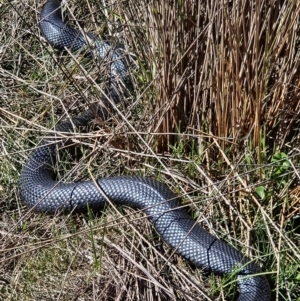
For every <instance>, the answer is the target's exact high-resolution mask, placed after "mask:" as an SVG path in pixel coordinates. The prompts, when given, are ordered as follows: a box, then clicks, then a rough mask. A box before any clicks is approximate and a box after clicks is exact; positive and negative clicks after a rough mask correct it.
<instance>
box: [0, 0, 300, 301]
mask: <svg viewBox="0 0 300 301" xmlns="http://www.w3.org/2000/svg"><path fill="white" fill-rule="evenodd" d="M44 2H45V1H42V0H41V1H40V0H26V1H19V0H12V1H6V0H4V1H1V4H0V19H1V29H0V41H1V42H0V149H1V152H0V194H1V198H0V211H1V215H0V238H1V248H0V252H1V253H0V254H1V257H0V300H231V299H232V294H234V290H235V286H234V285H233V288H232V289H231V285H229V283H231V282H232V279H230V278H226V277H225V278H224V277H217V276H214V275H210V274H206V273H203V272H202V271H201V270H200V269H196V268H195V267H193V266H190V265H189V264H188V263H187V262H185V261H184V260H183V259H182V258H181V257H180V256H179V255H178V254H176V253H175V254H174V253H173V250H171V249H170V248H169V247H168V246H167V245H165V244H164V243H163V242H162V240H161V238H160V237H159V236H158V235H157V234H156V232H155V231H154V229H153V227H152V225H151V224H150V223H149V222H148V221H147V219H146V217H145V215H144V214H142V213H141V212H136V211H134V210H132V209H130V208H119V207H118V208H115V207H113V206H107V208H106V210H104V212H103V214H98V213H95V212H93V213H92V212H90V213H89V214H86V215H82V214H77V215H70V216H61V215H57V216H54V217H53V216H47V215H42V214H35V213H33V212H30V211H29V210H28V208H26V207H24V206H23V205H22V202H21V200H20V198H19V195H18V178H19V174H20V170H21V167H22V165H23V164H24V163H25V161H26V159H27V158H28V156H29V155H30V152H31V150H32V149H33V148H34V147H36V146H37V143H38V142H39V141H40V139H41V137H43V136H44V135H46V133H47V131H48V129H50V128H53V126H54V125H55V124H56V123H57V122H59V121H60V120H61V119H65V118H69V117H70V116H74V115H77V114H78V113H79V112H82V111H84V110H85V109H86V108H87V107H88V106H89V105H90V104H91V103H93V102H97V101H99V100H100V99H101V98H102V97H103V95H102V93H103V88H104V85H105V80H104V79H105V78H106V76H107V72H106V70H107V69H106V68H105V66H104V65H101V62H96V61H91V60H90V59H88V58H86V57H83V56H82V55H80V54H76V55H74V54H70V53H67V52H63V53H59V52H57V51H54V50H53V49H52V48H51V47H50V46H49V45H48V44H47V43H46V42H45V40H44V38H43V37H42V36H41V33H40V31H39V28H38V25H37V24H38V21H39V12H40V10H41V7H42V4H43V3H44ZM64 8H65V9H64V16H65V17H67V18H68V20H69V21H70V23H72V24H73V25H74V26H76V27H78V26H83V28H84V30H86V31H90V32H94V33H95V34H97V35H98V36H101V35H104V36H106V37H107V38H110V39H112V41H113V44H114V43H116V45H120V44H121V45H123V46H124V49H125V51H126V52H128V54H129V53H130V54H131V56H132V59H133V62H132V68H131V69H130V70H131V73H132V74H131V76H132V83H133V88H134V89H133V90H132V91H133V93H132V96H131V97H128V99H127V100H126V102H124V105H121V106H119V108H118V111H117V110H116V111H114V110H112V112H111V113H112V117H111V119H110V120H109V121H106V122H103V121H101V120H96V122H95V124H94V125H93V128H91V129H90V131H89V133H77V134H76V135H74V137H73V140H72V142H73V144H75V145H76V146H78V148H77V149H78V151H80V153H81V156H80V157H79V158H78V157H76V156H75V158H73V156H68V155H67V154H66V153H63V152H62V154H60V155H61V156H60V163H59V164H58V166H57V171H58V178H60V179H62V178H64V180H65V181H78V180H84V179H88V178H91V177H95V178H96V177H107V176H112V175H126V174H135V175H146V176H152V177H155V178H157V179H159V180H160V181H162V182H164V183H166V184H167V185H168V186H169V187H170V188H171V189H172V190H173V191H175V192H176V193H177V194H178V195H182V198H183V204H184V205H185V206H186V207H188V208H189V210H190V213H191V215H193V217H194V218H195V219H196V220H198V222H199V223H200V224H201V225H203V227H205V228H206V229H208V230H209V231H210V232H211V233H213V234H215V235H217V236H218V237H220V238H222V239H224V240H225V241H227V242H228V243H229V244H232V245H234V246H235V247H236V248H238V249H240V250H241V251H243V252H244V253H245V254H247V255H248V256H250V257H251V258H253V259H254V260H255V261H256V262H258V263H259V264H261V265H262V266H263V270H264V272H266V274H267V276H268V279H269V280H270V284H271V288H272V300H284V301H292V300H298V301H299V300H300V299H299V296H300V263H299V262H300V250H299V248H300V247H299V246H300V231H299V220H300V218H299V214H300V201H299V196H300V193H299V192H300V189H299V182H300V181H299V180H300V173H299V153H300V144H299V143H300V141H299V129H300V122H299V120H300V114H299V112H300V102H299V100H300V66H299V64H300V50H299V48H300V2H299V1H298V0H286V1H283V0H281V1H271V0H270V1H263V0H261V1H258V0H257V1H248V0H246V1H244V0H242V1H240V0H232V1H204V0H202V1H201V0H199V1H197V0H186V1H179V0H178V1H161V0H149V1H138V0H127V1H122V0H110V1H107V0H102V1H101V0H97V1H96V0H70V1H67V5H66V6H64Z"/></svg>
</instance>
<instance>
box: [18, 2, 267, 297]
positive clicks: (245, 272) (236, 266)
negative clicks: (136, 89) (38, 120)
mask: <svg viewBox="0 0 300 301" xmlns="http://www.w3.org/2000/svg"><path fill="white" fill-rule="evenodd" d="M40 29H41V31H42V33H43V35H44V36H45V38H46V39H47V40H48V42H50V44H52V45H53V46H54V47H57V48H68V49H69V50H78V49H81V48H83V47H87V46H90V44H91V43H92V44H95V45H96V49H97V50H96V51H97V52H98V54H99V55H100V56H101V57H103V56H106V55H107V53H108V52H109V51H110V45H109V43H107V42H101V41H98V40H97V39H95V37H94V36H93V35H92V34H89V33H82V32H81V31H77V30H76V29H74V28H71V27H70V26H68V25H66V24H65V23H64V22H63V21H62V17H61V11H60V3H59V2H58V1H57V0H48V1H47V3H46V4H45V5H44V7H43V9H42V12H41V20H40ZM112 57H113V63H112V65H111V72H112V78H114V76H120V77H122V76H123V72H124V70H125V71H126V65H125V64H124V63H123V61H122V60H121V59H118V54H117V53H113V54H112ZM115 89H117V87H113V94H114V93H117V91H115ZM116 99H117V100H118V99H119V98H118V97H116ZM97 113H98V114H99V115H100V117H101V118H102V119H103V120H105V119H107V112H106V111H105V110H103V109H102V110H99V111H98V112H97ZM93 118H94V113H93V112H92V111H86V112H84V113H83V114H82V115H80V116H77V117H75V118H73V119H72V121H65V122H63V123H61V124H60V125H59V126H58V127H57V130H58V131H64V132H70V131H72V130H73V126H76V127H79V126H82V125H86V124H88V123H89V122H90V121H91V120H92V119H93ZM57 144H59V142H57V143H56V145H55V143H53V141H52V143H51V142H49V141H47V140H46V139H44V140H43V141H41V143H40V145H39V147H38V148H37V149H36V150H35V151H34V152H33V153H32V154H31V156H30V158H29V160H28V162H27V163H26V165H25V166H24V167H23V169H22V172H21V177H20V194H21V198H22V200H23V202H24V203H25V204H26V205H27V206H29V207H31V208H34V210H36V211H39V212H47V213H55V212H60V211H64V212H70V211H72V210H74V209H76V210H86V208H87V205H88V206H89V208H92V209H95V208H97V209H98V208H101V207H103V205H104V204H105V202H106V200H105V197H104V196H103V193H104V194H105V196H106V197H107V198H109V199H110V200H111V201H113V202H114V203H116V204H120V205H126V206H130V207H134V208H140V209H142V210H143V211H144V212H145V213H146V214H147V216H148V217H149V219H150V220H151V221H152V222H153V224H154V226H155V229H156V230H157V232H158V233H160V235H161V236H162V237H163V239H164V240H165V241H166V242H167V243H168V244H169V245H170V246H172V247H173V248H175V249H176V250H177V251H178V252H179V253H180V254H181V255H182V256H183V257H185V258H186V259H187V260H188V261H190V262H192V263H194V264H195V265H197V266H199V267H202V268H205V269H207V270H209V271H212V272H214V273H218V274H229V273H232V272H236V274H237V284H238V289H239V298H238V300H239V301H254V300H260V301H268V300H270V295H271V293H270V287H269V283H268V281H267V279H266V277H265V276H264V275H260V274H261V273H262V272H261V269H260V267H259V266H258V265H257V264H255V263H253V262H252V261H250V259H248V258H247V257H246V256H244V255H243V254H242V253H241V252H239V251H237V250H236V249H235V248H233V247H231V246H230V245H228V244H227V243H225V242H223V241H221V240H219V239H217V238H216V237H214V236H212V235H211V234H209V233H208V232H207V231H206V230H204V229H203V228H201V227H200V226H199V225H198V224H197V223H195V222H194V220H193V219H192V218H191V217H190V216H189V215H188V214H187V213H186V212H185V211H184V210H182V209H178V208H179V207H180V199H179V198H177V197H176V196H175V195H174V193H173V192H172V191H170V190H169V189H168V188H167V187H166V186H165V185H164V184H162V183H160V182H157V181H156V180H154V179H151V178H143V177H127V176H126V177H111V178H103V179H98V180H97V184H98V185H99V187H97V186H96V185H95V183H94V182H93V181H87V182H79V183H62V182H57V181H55V180H54V171H53V167H52V166H53V164H54V163H55V158H56V151H57ZM99 188H100V189H99ZM100 190H102V193H101V192H100Z"/></svg>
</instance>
